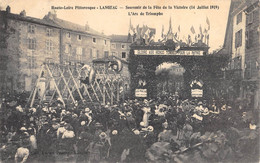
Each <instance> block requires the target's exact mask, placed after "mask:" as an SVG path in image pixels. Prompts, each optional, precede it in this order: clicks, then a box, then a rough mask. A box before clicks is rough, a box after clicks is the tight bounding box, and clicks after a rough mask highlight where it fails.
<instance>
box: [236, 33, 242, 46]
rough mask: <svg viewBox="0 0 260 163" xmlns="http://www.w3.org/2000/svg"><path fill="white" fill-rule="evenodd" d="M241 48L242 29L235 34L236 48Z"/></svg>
mask: <svg viewBox="0 0 260 163" xmlns="http://www.w3.org/2000/svg"><path fill="white" fill-rule="evenodd" d="M240 46H242V29H240V30H239V31H238V32H236V34H235V47H236V48H238V47H240Z"/></svg>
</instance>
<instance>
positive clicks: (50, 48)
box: [46, 40, 53, 51]
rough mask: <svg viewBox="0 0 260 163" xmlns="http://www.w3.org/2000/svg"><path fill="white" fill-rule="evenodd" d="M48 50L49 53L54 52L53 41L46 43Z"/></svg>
mask: <svg viewBox="0 0 260 163" xmlns="http://www.w3.org/2000/svg"><path fill="white" fill-rule="evenodd" d="M46 50H47V51H52V50H53V43H52V41H51V40H47V41H46Z"/></svg>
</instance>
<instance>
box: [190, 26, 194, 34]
mask: <svg viewBox="0 0 260 163" xmlns="http://www.w3.org/2000/svg"><path fill="white" fill-rule="evenodd" d="M190 31H191V33H192V34H195V29H194V27H193V26H192V27H191V28H190Z"/></svg>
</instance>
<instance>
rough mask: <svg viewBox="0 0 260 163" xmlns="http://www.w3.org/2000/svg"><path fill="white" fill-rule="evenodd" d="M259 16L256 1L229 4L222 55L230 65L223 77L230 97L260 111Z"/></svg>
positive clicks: (234, 1) (233, 0) (242, 0)
mask: <svg viewBox="0 0 260 163" xmlns="http://www.w3.org/2000/svg"><path fill="white" fill-rule="evenodd" d="M259 20H260V13H259V1H258V0H249V1H244V0H241V1H237V0H232V1H231V5H230V11H229V19H228V23H227V29H226V36H225V41H224V46H223V49H222V53H227V54H228V55H229V56H230V57H229V58H230V61H229V64H228V67H227V71H226V77H227V79H228V80H231V81H232V83H233V88H234V93H235V94H237V95H238V97H242V98H246V99H248V102H249V104H250V107H252V108H259V107H260V100H259V99H260V90H259V89H260V88H259V84H260V83H259V79H260V69H259V63H260V57H259V56H260V21H259Z"/></svg>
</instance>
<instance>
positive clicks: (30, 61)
mask: <svg viewBox="0 0 260 163" xmlns="http://www.w3.org/2000/svg"><path fill="white" fill-rule="evenodd" d="M35 61H36V59H35V56H29V57H28V68H29V69H34V68H36V62H35Z"/></svg>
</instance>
